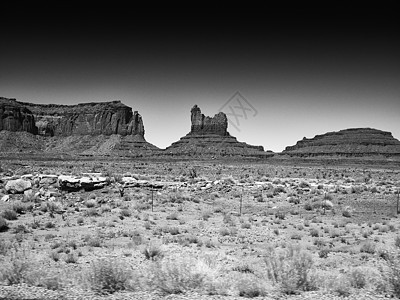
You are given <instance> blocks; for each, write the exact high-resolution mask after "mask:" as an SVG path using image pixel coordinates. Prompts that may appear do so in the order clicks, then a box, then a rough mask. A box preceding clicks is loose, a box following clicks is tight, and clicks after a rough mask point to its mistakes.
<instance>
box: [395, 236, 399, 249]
mask: <svg viewBox="0 0 400 300" xmlns="http://www.w3.org/2000/svg"><path fill="white" fill-rule="evenodd" d="M394 245H395V246H396V247H397V248H400V236H399V235H397V236H396V237H395V239H394Z"/></svg>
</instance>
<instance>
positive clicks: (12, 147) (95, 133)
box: [0, 97, 158, 155]
mask: <svg viewBox="0 0 400 300" xmlns="http://www.w3.org/2000/svg"><path fill="white" fill-rule="evenodd" d="M144 133H145V131H144V126H143V120H142V117H141V115H140V114H139V113H138V112H137V111H134V112H132V108H131V107H129V106H126V105H125V104H123V103H121V101H112V102H100V103H82V104H77V105H56V104H33V103H27V102H19V101H16V100H15V99H8V98H2V97H0V142H1V143H0V150H1V151H5V152H15V151H17V152H26V151H27V148H29V150H30V151H34V152H38V151H39V152H40V151H44V152H58V153H81V154H85V155H97V154H101V155H125V154H127V155H137V154H138V153H139V152H140V151H145V152H149V151H152V150H158V148H157V147H155V146H154V145H152V144H150V143H148V142H146V140H145V138H144ZM26 134H28V135H26ZM29 134H33V136H29ZM50 137H52V138H50ZM2 141H4V142H2ZM13 141H16V142H13ZM140 155H141V154H140Z"/></svg>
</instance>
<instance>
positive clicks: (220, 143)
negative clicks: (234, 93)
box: [165, 105, 271, 158]
mask: <svg viewBox="0 0 400 300" xmlns="http://www.w3.org/2000/svg"><path fill="white" fill-rule="evenodd" d="M191 123H192V124H191V130H190V132H189V133H188V134H187V135H186V136H184V137H182V138H181V139H180V140H179V141H177V142H175V143H172V145H171V146H169V147H168V148H167V149H166V150H165V155H170V156H195V157H224V156H242V157H258V158H260V157H266V156H270V155H271V153H267V152H264V148H263V147H262V146H253V145H248V144H246V143H243V142H238V141H237V139H236V138H235V137H233V136H231V135H230V134H229V132H228V131H227V129H228V119H227V117H226V115H225V114H224V113H222V112H220V113H218V114H216V115H215V116H214V117H208V116H204V115H203V114H202V113H201V110H200V108H199V107H198V106H197V105H195V106H193V108H192V109H191Z"/></svg>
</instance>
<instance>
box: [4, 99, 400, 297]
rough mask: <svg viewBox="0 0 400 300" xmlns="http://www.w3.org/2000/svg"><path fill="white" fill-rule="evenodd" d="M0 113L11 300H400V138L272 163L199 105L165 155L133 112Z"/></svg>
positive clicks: (323, 140)
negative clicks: (185, 130) (392, 299)
mask: <svg viewBox="0 0 400 300" xmlns="http://www.w3.org/2000/svg"><path fill="white" fill-rule="evenodd" d="M0 115H1V123H0V150H1V155H0V188H1V189H0V211H1V213H0V215H1V217H0V262H1V269H0V299H242V298H243V297H245V298H257V299H342V298H343V297H346V299H381V298H387V297H389V298H390V297H400V235H399V233H398V232H399V228H400V221H399V218H398V211H399V210H400V209H399V207H398V206H399V190H400V159H399V158H400V142H399V141H398V140H397V139H395V138H394V137H393V136H392V134H391V133H390V132H386V131H381V130H378V129H372V128H351V129H343V130H341V131H339V132H330V133H326V134H324V133H321V135H318V136H316V137H314V138H311V139H307V138H304V139H303V140H300V141H299V142H298V143H297V144H296V145H294V146H288V147H286V149H285V150H284V151H282V152H281V153H274V152H272V151H265V150H264V148H263V147H262V146H253V145H249V144H247V143H245V142H239V141H237V139H236V138H235V137H234V136H232V135H231V134H230V133H229V132H228V120H227V117H226V114H224V113H222V112H219V113H218V114H216V115H215V116H214V117H208V116H205V115H204V114H202V113H201V110H200V108H199V107H198V106H197V105H194V106H193V108H192V110H191V112H190V120H191V128H190V129H189V128H188V134H187V135H186V136H184V137H182V138H181V139H180V140H178V141H177V142H174V143H173V144H172V145H171V146H169V147H167V148H166V149H160V148H158V147H156V146H154V145H152V144H150V143H148V142H147V141H146V139H145V136H144V134H145V131H144V125H143V123H144V122H143V120H142V117H141V116H140V114H139V112H137V111H134V112H133V111H132V109H131V108H130V107H128V106H126V105H124V104H123V103H121V102H119V101H113V102H104V103H84V104H79V105H70V106H69V105H55V104H54V105H38V104H32V103H25V102H19V101H16V100H15V99H8V98H0ZM188 116H189V112H188Z"/></svg>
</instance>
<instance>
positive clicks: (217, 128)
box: [189, 105, 229, 136]
mask: <svg viewBox="0 0 400 300" xmlns="http://www.w3.org/2000/svg"><path fill="white" fill-rule="evenodd" d="M191 121H192V126H191V130H190V133H189V134H191V135H204V134H216V135H220V136H227V135H229V134H228V131H227V128H228V119H227V117H226V115H225V114H224V113H222V112H220V113H218V114H216V115H215V116H214V117H212V118H211V117H207V116H204V115H203V114H202V113H201V110H200V108H199V107H198V106H197V105H195V106H193V108H192V110H191Z"/></svg>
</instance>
